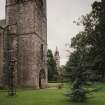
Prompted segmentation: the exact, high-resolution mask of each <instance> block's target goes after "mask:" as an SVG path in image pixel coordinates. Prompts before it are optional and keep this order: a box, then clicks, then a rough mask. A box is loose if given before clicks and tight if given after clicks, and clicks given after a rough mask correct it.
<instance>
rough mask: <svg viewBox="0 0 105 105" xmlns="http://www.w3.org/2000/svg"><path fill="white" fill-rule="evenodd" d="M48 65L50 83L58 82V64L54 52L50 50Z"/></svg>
mask: <svg viewBox="0 0 105 105" xmlns="http://www.w3.org/2000/svg"><path fill="white" fill-rule="evenodd" d="M47 58H48V60H47V65H48V81H57V76H58V73H57V67H56V62H55V60H54V57H53V54H52V51H51V50H50V49H48V52H47Z"/></svg>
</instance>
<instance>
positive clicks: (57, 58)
mask: <svg viewBox="0 0 105 105" xmlns="http://www.w3.org/2000/svg"><path fill="white" fill-rule="evenodd" d="M54 59H55V62H56V65H57V69H58V70H59V68H60V55H59V50H58V48H57V47H56V50H55V53H54Z"/></svg>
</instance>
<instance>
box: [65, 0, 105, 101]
mask: <svg viewBox="0 0 105 105" xmlns="http://www.w3.org/2000/svg"><path fill="white" fill-rule="evenodd" d="M75 23H77V25H82V26H83V27H84V30H83V31H81V32H79V33H78V34H77V35H76V37H73V38H72V42H71V47H72V48H74V49H75V51H74V52H73V53H72V54H71V55H70V57H69V61H68V62H67V64H66V71H67V72H70V78H71V80H72V82H73V89H72V94H71V98H72V100H74V101H83V100H85V99H86V92H85V90H84V88H83V87H84V85H85V84H86V82H87V81H89V80H93V81H99V80H100V81H105V29H104V28H105V1H104V0H102V1H101V2H94V3H93V4H92V11H91V12H90V13H89V14H87V15H86V16H82V18H81V19H80V20H79V22H75ZM81 94H82V95H81Z"/></svg>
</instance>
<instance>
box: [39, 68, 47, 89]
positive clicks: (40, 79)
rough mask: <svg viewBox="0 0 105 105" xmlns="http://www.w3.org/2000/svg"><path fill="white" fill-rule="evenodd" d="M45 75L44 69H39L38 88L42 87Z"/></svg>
mask: <svg viewBox="0 0 105 105" xmlns="http://www.w3.org/2000/svg"><path fill="white" fill-rule="evenodd" d="M45 78H46V76H45V70H44V69H41V70H40V73H39V88H40V89H42V88H43V80H45Z"/></svg>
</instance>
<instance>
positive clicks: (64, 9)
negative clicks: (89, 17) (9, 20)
mask: <svg viewBox="0 0 105 105" xmlns="http://www.w3.org/2000/svg"><path fill="white" fill-rule="evenodd" d="M94 1H95V0H47V30H48V31H47V35H48V48H49V49H51V50H52V51H53V53H54V51H55V49H56V46H57V47H58V49H59V53H60V62H61V65H64V64H65V63H66V62H67V60H68V55H69V53H68V52H67V49H68V48H67V46H66V44H68V43H70V41H71V38H72V37H73V36H75V35H76V34H77V33H78V32H79V31H80V30H81V27H78V26H76V25H75V24H74V23H73V21H74V20H77V19H78V18H79V17H81V15H85V14H86V13H89V12H90V11H91V4H92V3H93V2H94ZM97 1H98V0H97ZM3 18H5V0H0V19H3Z"/></svg>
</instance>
